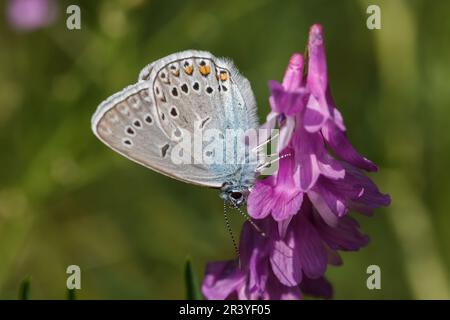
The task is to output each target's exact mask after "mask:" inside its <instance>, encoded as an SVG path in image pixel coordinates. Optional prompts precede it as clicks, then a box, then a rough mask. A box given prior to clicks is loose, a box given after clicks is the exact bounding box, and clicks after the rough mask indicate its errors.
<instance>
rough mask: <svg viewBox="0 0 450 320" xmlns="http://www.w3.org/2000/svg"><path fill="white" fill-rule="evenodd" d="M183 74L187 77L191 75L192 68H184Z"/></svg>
mask: <svg viewBox="0 0 450 320" xmlns="http://www.w3.org/2000/svg"><path fill="white" fill-rule="evenodd" d="M184 72H186V73H187V74H188V75H191V74H192V72H194V68H192V67H191V66H186V67H184Z"/></svg>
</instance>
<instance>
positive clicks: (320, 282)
mask: <svg viewBox="0 0 450 320" xmlns="http://www.w3.org/2000/svg"><path fill="white" fill-rule="evenodd" d="M300 289H301V290H302V292H303V293H305V294H309V295H312V296H316V297H321V298H325V299H331V298H332V297H333V287H332V286H331V283H330V282H329V281H328V280H327V279H325V277H320V278H317V279H311V278H307V277H305V278H304V279H303V281H302V283H301V284H300Z"/></svg>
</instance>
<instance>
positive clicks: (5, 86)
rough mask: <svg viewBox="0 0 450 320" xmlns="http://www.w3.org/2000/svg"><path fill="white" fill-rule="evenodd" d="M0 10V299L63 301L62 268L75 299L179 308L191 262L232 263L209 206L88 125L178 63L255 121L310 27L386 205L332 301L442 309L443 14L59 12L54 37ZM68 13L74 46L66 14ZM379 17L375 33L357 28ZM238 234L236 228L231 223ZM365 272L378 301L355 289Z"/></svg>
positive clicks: (361, 9)
mask: <svg viewBox="0 0 450 320" xmlns="http://www.w3.org/2000/svg"><path fill="white" fill-rule="evenodd" d="M7 4H8V2H7V1H2V2H1V5H0V14H1V15H0V16H1V17H2V18H1V25H0V150H1V152H0V298H3V299H14V298H16V297H17V292H18V288H19V284H20V282H21V280H22V279H24V278H26V277H27V276H30V277H31V279H32V280H31V298H42V299H49V298H55V299H63V298H64V297H65V291H66V289H65V284H66V278H67V274H66V273H65V271H66V268H67V266H68V265H71V264H76V265H79V266H80V267H81V270H82V277H81V283H82V289H81V290H80V291H78V292H77V297H78V298H80V299H93V298H99V299H107V298H112V299H115V298H124V299H131V298H135V299H169V298H173V299H182V298H184V297H185V288H184V282H183V268H184V264H185V261H186V257H187V256H190V257H191V259H192V261H193V263H194V267H195V271H196V273H197V274H198V276H199V278H200V279H201V278H202V275H203V270H204V266H205V263H206V262H207V261H211V260H224V259H229V258H231V257H233V256H234V252H233V247H232V244H231V241H230V239H229V235H228V233H227V231H226V228H225V227H224V222H223V216H222V201H221V200H220V199H219V198H218V194H217V192H216V191H214V190H209V189H204V188H200V187H195V186H190V185H186V184H184V183H181V182H178V181H175V180H171V179H169V178H167V177H164V176H162V175H160V174H157V173H154V172H152V171H150V170H148V169H145V168H144V167H141V166H139V165H137V164H135V163H133V162H131V161H129V160H127V159H125V158H123V157H121V156H119V155H118V154H116V153H114V152H112V151H111V150H110V149H108V148H107V147H106V146H104V145H103V144H102V143H101V142H100V141H98V140H97V139H96V138H95V137H94V135H93V134H92V133H91V129H90V117H91V115H92V114H93V112H94V111H95V109H96V107H97V105H98V104H99V103H100V102H101V101H102V100H103V99H105V98H106V97H108V96H109V95H111V94H112V93H114V92H116V91H119V90H120V89H122V88H123V87H125V86H127V85H128V84H131V83H132V82H134V81H135V80H136V78H137V75H138V73H139V70H140V69H141V68H142V67H143V66H145V65H146V64H147V63H149V62H151V61H153V60H156V59H158V58H160V57H163V56H165V55H167V54H170V53H173V52H176V51H180V50H184V49H191V48H192V49H193V48H195V49H201V50H208V51H211V52H212V53H214V54H216V55H219V56H227V57H230V58H232V59H233V60H234V61H235V63H236V64H237V66H238V67H239V68H240V70H241V71H242V73H243V74H244V75H245V76H246V77H247V78H248V79H249V80H250V81H251V83H252V86H253V89H254V92H255V95H256V98H257V101H258V105H259V115H260V119H261V120H263V119H264V116H265V115H266V114H267V112H268V111H269V106H268V102H267V99H268V88H267V81H268V80H269V79H276V80H281V78H282V76H283V73H284V70H285V67H286V65H287V62H288V59H289V57H290V55H291V54H292V53H293V52H295V51H300V52H303V51H304V48H305V43H306V40H307V34H308V29H309V26H310V25H311V24H313V23H315V22H319V23H321V24H323V26H324V29H325V37H326V48H327V55H328V64H329V73H330V82H331V88H332V90H333V94H334V97H335V100H336V102H337V104H338V106H339V107H340V110H341V112H342V113H343V115H344V118H345V120H346V125H347V129H348V134H349V137H350V140H351V142H352V143H353V144H354V145H355V147H356V148H357V149H358V150H359V151H360V152H361V153H362V154H364V155H365V156H367V157H368V158H370V159H372V160H374V161H375V162H376V163H377V164H379V166H380V172H379V173H377V174H375V175H372V177H373V179H374V180H375V181H376V182H377V183H378V184H379V186H380V189H381V190H382V191H383V192H387V193H389V194H390V195H391V196H392V199H393V201H392V205H391V206H390V207H389V208H387V209H380V210H377V211H376V214H375V216H374V217H373V218H360V217H358V219H359V221H360V222H361V223H362V226H363V230H364V231H365V232H366V233H368V234H369V235H370V236H371V239H372V242H371V244H370V245H369V246H368V247H367V248H365V249H363V250H362V251H361V252H357V253H348V254H343V258H344V265H343V266H342V267H339V268H336V267H330V268H329V270H328V271H327V275H328V277H329V278H330V280H331V281H332V282H333V284H334V288H335V297H336V298H338V299H356V298H361V299H392V298H399V299H429V298H441V299H442V298H446V299H448V298H450V289H449V287H450V270H449V269H450V232H449V231H448V230H449V226H450V214H449V209H450V197H449V194H450V183H449V177H450V175H449V173H448V172H447V170H448V167H447V165H448V164H449V162H450V134H449V133H448V129H449V122H450V90H449V89H450V88H449V86H450V60H449V57H450V41H449V36H450V19H448V12H450V1H444V0H442V1H425V0H421V1H419V0H416V1H414V0H411V1H402V0H391V1H356V0H346V1H332V0H327V1H325V0H321V1H275V0H272V1H269V0H265V1H264V0H262V1H259V0H251V1H250V0H247V1H239V0H229V1H167V0H164V1H143V0H131V1H130V0H121V1H118V0H117V1H111V0H109V1H80V0H78V1H58V16H57V19H56V20H55V21H54V23H53V24H51V25H49V26H48V27H46V28H42V29H39V30H35V31H33V32H23V31H17V30H15V29H14V28H13V27H12V26H11V25H10V23H9V22H8V20H7V19H6V15H7V13H6V6H7ZM69 4H78V5H79V6H80V7H81V23H82V29H81V30H73V31H71V30H68V29H67V28H66V18H67V14H66V7H67V6H68V5H69ZM369 4H377V5H379V6H380V8H381V19H382V29H381V30H368V29H367V28H366V19H367V17H368V14H366V8H367V6H368V5H369ZM231 218H232V220H233V225H234V230H235V231H236V232H239V229H240V224H241V223H242V218H241V217H240V216H238V215H237V214H236V215H233V216H232V217H231ZM372 264H376V265H379V266H380V267H381V272H382V279H381V281H382V289H381V290H373V291H370V290H368V289H367V287H366V279H367V277H368V275H367V274H366V268H367V267H368V266H369V265H372Z"/></svg>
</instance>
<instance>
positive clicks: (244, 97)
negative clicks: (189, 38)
mask: <svg viewBox="0 0 450 320" xmlns="http://www.w3.org/2000/svg"><path fill="white" fill-rule="evenodd" d="M256 127H257V121H256V107H255V101H254V98H253V94H252V91H251V88H250V84H249V83H248V81H247V80H246V79H245V78H243V77H242V76H241V75H240V74H239V73H238V72H237V70H236V69H235V68H234V66H233V65H232V63H230V62H229V61H227V60H223V59H217V58H215V57H214V56H212V55H211V54H210V53H208V52H201V51H193V50H189V51H185V52H181V53H177V54H173V55H170V56H168V57H165V58H163V59H160V60H158V61H156V62H153V63H152V64H150V65H149V66H147V67H145V68H144V69H143V70H142V71H141V73H140V76H139V82H138V83H137V84H135V85H132V86H129V87H127V88H125V89H124V90H123V91H121V92H119V93H117V94H115V95H113V96H112V97H110V98H108V99H107V100H106V101H105V102H103V103H102V104H101V105H100V106H99V107H98V109H97V112H96V113H95V114H94V116H93V118H92V129H93V131H94V133H95V134H96V136H97V137H98V138H99V139H100V140H101V141H102V142H104V143H105V144H106V145H108V146H109V147H111V148H112V149H113V150H115V151H116V152H118V153H120V154H122V155H124V156H125V157H127V158H129V159H131V160H133V161H135V162H137V163H139V164H142V165H144V166H146V167H148V168H151V169H153V170H155V171H157V172H160V173H162V174H165V175H168V176H170V177H173V178H176V179H178V180H182V181H185V182H189V183H193V184H198V185H203V186H209V187H215V188H219V187H221V186H222V185H223V184H224V183H225V182H228V181H230V180H232V179H233V177H232V176H233V175H234V174H235V173H236V172H237V171H239V166H238V165H237V164H231V165H225V164H223V165H220V166H217V165H207V164H204V163H196V162H195V155H194V152H193V151H192V149H189V150H185V151H187V152H188V153H190V154H188V157H189V158H190V161H189V162H188V163H181V164H179V163H174V162H173V161H171V158H170V152H171V151H172V150H173V149H174V147H175V146H176V145H177V143H179V141H180V140H182V139H183V138H184V137H183V135H186V134H190V135H192V136H195V135H196V134H198V132H202V131H204V130H206V129H207V128H214V129H218V130H221V131H223V132H225V130H226V129H233V128H241V129H244V130H246V129H248V128H256ZM217 143H218V142H217Z"/></svg>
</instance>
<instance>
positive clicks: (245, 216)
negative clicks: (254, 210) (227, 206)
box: [234, 205, 266, 237]
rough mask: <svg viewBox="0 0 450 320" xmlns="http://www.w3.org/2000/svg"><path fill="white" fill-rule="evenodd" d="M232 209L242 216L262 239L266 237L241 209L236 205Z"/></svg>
mask: <svg viewBox="0 0 450 320" xmlns="http://www.w3.org/2000/svg"><path fill="white" fill-rule="evenodd" d="M234 207H235V208H236V209H237V211H239V212H240V213H241V215H243V216H244V218H245V219H247V221H248V222H249V223H250V224H251V225H252V226H253V228H255V230H256V231H257V232H258V233H259V234H260V235H262V236H263V237H266V233H265V232H264V231H262V230H261V228H260V227H258V225H257V224H256V223H255V222H254V221H253V220H252V218H250V216H249V215H248V214H247V213H245V212H244V211H242V210H241V208H239V207H238V206H237V205H234Z"/></svg>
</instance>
